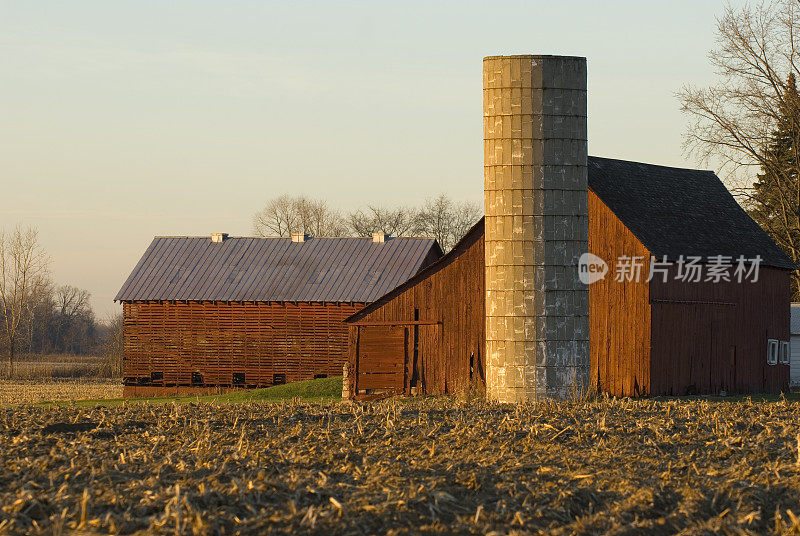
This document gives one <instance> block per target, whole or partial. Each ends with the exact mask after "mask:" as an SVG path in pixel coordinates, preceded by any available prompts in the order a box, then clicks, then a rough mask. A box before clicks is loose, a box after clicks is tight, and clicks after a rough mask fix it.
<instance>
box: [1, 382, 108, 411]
mask: <svg viewBox="0 0 800 536" xmlns="http://www.w3.org/2000/svg"><path fill="white" fill-rule="evenodd" d="M120 397H122V382H121V381H120V380H112V379H96V380H93V379H78V380H76V379H62V380H41V379H39V380H0V405H4V404H36V403H38V402H50V401H54V400H58V401H70V400H85V399H87V398H92V399H101V398H120Z"/></svg>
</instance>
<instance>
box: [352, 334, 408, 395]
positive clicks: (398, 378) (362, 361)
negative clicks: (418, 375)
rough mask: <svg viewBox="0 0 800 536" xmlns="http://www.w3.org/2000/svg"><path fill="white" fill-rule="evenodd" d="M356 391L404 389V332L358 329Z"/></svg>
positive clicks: (406, 335)
mask: <svg viewBox="0 0 800 536" xmlns="http://www.w3.org/2000/svg"><path fill="white" fill-rule="evenodd" d="M359 330H360V332H359V346H358V375H357V376H356V387H355V388H356V391H360V390H362V389H389V390H391V391H394V392H398V393H402V392H403V391H404V388H405V383H406V382H405V380H406V378H405V373H406V370H405V363H406V361H405V358H406V345H407V344H406V343H407V338H408V334H407V331H406V330H407V328H404V327H397V326H361V327H360V328H359Z"/></svg>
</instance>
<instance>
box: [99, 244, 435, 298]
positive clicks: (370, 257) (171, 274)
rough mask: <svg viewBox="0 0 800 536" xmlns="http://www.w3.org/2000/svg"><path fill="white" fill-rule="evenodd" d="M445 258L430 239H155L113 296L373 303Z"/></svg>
mask: <svg viewBox="0 0 800 536" xmlns="http://www.w3.org/2000/svg"><path fill="white" fill-rule="evenodd" d="M441 255H442V250H441V248H440V247H439V244H438V243H437V242H436V240H434V239H430V238H392V239H389V240H387V241H386V242H383V243H379V242H373V240H372V238H309V239H307V240H306V241H305V242H292V240H291V239H290V238H227V239H225V240H224V241H222V242H216V243H215V242H212V241H211V238H210V237H156V238H155V239H153V242H152V243H151V244H150V247H148V248H147V251H145V253H144V255H143V256H142V258H141V260H140V261H139V263H138V264H137V265H136V267H135V268H134V269H133V272H132V273H131V275H130V276H128V279H127V281H125V284H124V285H122V288H121V289H120V291H119V293H117V296H116V297H115V298H114V299H115V300H116V301H145V300H190V301H195V300H209V301H331V302H371V301H373V300H375V299H376V298H378V297H379V296H381V295H383V294H385V293H386V292H388V291H389V290H391V289H393V288H394V287H396V286H397V285H400V284H401V283H403V282H405V281H406V280H407V279H408V278H410V277H412V276H413V275H414V274H416V273H417V272H419V271H420V270H421V269H422V268H424V267H425V266H427V264H430V262H433V261H435V260H436V259H438V258H439V257H440V256H441Z"/></svg>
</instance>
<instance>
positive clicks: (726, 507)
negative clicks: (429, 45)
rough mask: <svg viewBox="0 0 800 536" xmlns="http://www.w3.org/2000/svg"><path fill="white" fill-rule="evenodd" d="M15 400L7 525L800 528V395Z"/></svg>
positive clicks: (325, 529) (9, 424)
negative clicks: (357, 401)
mask: <svg viewBox="0 0 800 536" xmlns="http://www.w3.org/2000/svg"><path fill="white" fill-rule="evenodd" d="M0 412H2V413H0V414H1V415H2V418H0V457H2V473H0V505H2V508H0V533H2V532H6V533H10V534H28V533H37V532H41V533H47V534H50V533H56V534H58V533H61V532H62V531H64V532H69V531H70V530H72V529H81V530H86V531H89V532H98V533H109V532H111V533H123V534H128V533H135V532H139V533H142V534H144V533H156V534H258V533H262V532H264V531H267V530H271V531H272V532H276V533H286V534H291V533H297V532H310V533H315V534H334V533H337V534H341V533H344V534H373V533H385V532H387V531H388V532H389V533H391V534H417V533H424V534H432V533H451V532H456V533H474V534H485V533H490V532H492V531H497V532H496V533H498V534H507V533H520V534H526V533H540V532H543V533H548V534H575V533H577V534H596V533H611V534H671V533H675V532H683V533H685V534H712V533H728V534H741V533H753V534H763V533H776V532H777V533H791V531H792V527H794V530H800V524H798V519H797V517H798V516H800V466H798V463H797V460H798V433H800V404H798V403H787V402H769V403H766V402H765V403H747V402H744V403H731V402H702V401H639V402H636V401H627V400H623V401H608V400H599V401H595V402H590V403H580V404H577V403H575V404H551V405H540V406H527V407H516V408H514V407H508V406H493V405H487V404H485V403H482V402H468V401H464V400H462V401H459V400H452V399H427V400H416V401H411V402H403V403H398V402H392V401H390V402H383V403H373V404H367V405H340V404H334V405H322V404H319V405H306V404H288V403H285V404H240V405H226V406H214V405H209V404H202V405H173V404H170V405H163V406H149V405H126V406H121V407H114V408H103V407H96V408H79V407H48V408H33V407H13V408H0Z"/></svg>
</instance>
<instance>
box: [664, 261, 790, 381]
mask: <svg viewBox="0 0 800 536" xmlns="http://www.w3.org/2000/svg"><path fill="white" fill-rule="evenodd" d="M650 296H651V302H652V322H653V341H652V352H651V356H652V357H651V358H652V385H653V388H652V390H653V394H662V395H671V394H672V395H684V394H687V393H693V392H697V393H719V392H720V391H721V390H724V391H727V392H729V393H758V392H778V391H781V390H785V389H787V388H788V383H789V366H788V365H781V364H778V365H768V364H767V360H766V358H767V339H778V340H784V341H788V340H789V315H790V308H789V301H790V291H789V272H787V271H786V270H780V269H777V268H770V267H764V266H762V267H761V268H760V272H759V278H758V281H757V282H755V283H752V282H744V283H737V282H735V281H732V282H722V281H721V282H719V283H711V282H700V283H683V282H680V281H675V280H674V271H673V273H671V274H670V276H669V277H668V278H667V282H666V283H665V282H663V281H661V280H658V279H654V280H653V282H652V283H651V289H650Z"/></svg>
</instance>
